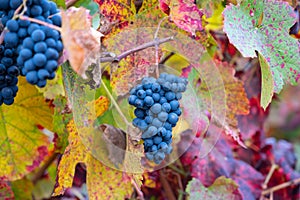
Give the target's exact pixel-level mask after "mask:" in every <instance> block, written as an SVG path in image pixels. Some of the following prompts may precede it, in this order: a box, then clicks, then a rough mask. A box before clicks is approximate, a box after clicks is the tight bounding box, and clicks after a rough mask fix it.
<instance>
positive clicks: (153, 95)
mask: <svg viewBox="0 0 300 200" xmlns="http://www.w3.org/2000/svg"><path fill="white" fill-rule="evenodd" d="M152 98H153V100H154V101H155V102H159V100H160V95H159V94H158V93H153V94H152Z"/></svg>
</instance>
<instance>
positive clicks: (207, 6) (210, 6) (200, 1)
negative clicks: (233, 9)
mask: <svg viewBox="0 0 300 200" xmlns="http://www.w3.org/2000/svg"><path fill="white" fill-rule="evenodd" d="M195 2H196V5H197V6H198V7H199V8H201V9H203V13H204V14H205V16H206V17H212V15H214V14H213V13H215V12H216V10H219V9H220V7H223V3H224V1H223V0H214V1H210V0H195ZM217 12H218V11H217Z"/></svg>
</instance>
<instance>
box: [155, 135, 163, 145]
mask: <svg viewBox="0 0 300 200" xmlns="http://www.w3.org/2000/svg"><path fill="white" fill-rule="evenodd" d="M161 142H162V138H161V137H159V136H155V137H154V138H153V143H154V144H156V145H159V144H160V143H161Z"/></svg>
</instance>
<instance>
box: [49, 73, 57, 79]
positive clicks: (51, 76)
mask: <svg viewBox="0 0 300 200" xmlns="http://www.w3.org/2000/svg"><path fill="white" fill-rule="evenodd" d="M54 78H55V72H52V73H51V74H50V76H49V78H48V79H49V80H53V79H54Z"/></svg>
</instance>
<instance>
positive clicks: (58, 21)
mask: <svg viewBox="0 0 300 200" xmlns="http://www.w3.org/2000/svg"><path fill="white" fill-rule="evenodd" d="M50 19H51V20H52V22H53V24H54V25H56V26H61V17H60V16H59V15H53V16H52V17H51V18H50Z"/></svg>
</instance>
